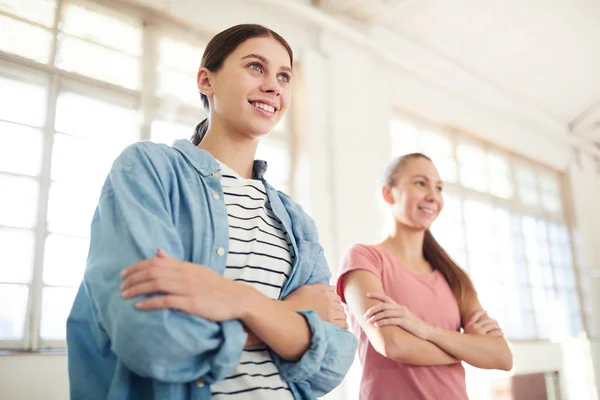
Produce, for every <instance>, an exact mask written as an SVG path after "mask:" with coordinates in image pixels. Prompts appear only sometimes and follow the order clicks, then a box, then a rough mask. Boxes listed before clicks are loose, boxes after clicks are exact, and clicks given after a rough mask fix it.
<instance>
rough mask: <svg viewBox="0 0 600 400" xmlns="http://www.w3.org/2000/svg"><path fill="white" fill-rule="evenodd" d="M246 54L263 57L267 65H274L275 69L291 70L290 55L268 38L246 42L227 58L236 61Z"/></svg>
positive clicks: (257, 38)
mask: <svg viewBox="0 0 600 400" xmlns="http://www.w3.org/2000/svg"><path fill="white" fill-rule="evenodd" d="M248 54H257V55H260V56H263V57H265V58H266V59H267V60H268V61H269V64H272V65H274V66H275V68H279V67H287V68H292V65H291V64H290V55H289V53H288V52H287V50H286V48H285V47H284V46H283V44H281V43H279V41H277V39H275V38H272V37H270V36H265V37H256V38H252V39H248V40H246V41H245V42H243V43H242V44H240V45H239V46H238V47H237V48H236V49H235V50H234V51H233V53H231V57H229V58H231V59H234V60H236V61H238V60H240V59H241V58H243V57H245V56H247V55H248Z"/></svg>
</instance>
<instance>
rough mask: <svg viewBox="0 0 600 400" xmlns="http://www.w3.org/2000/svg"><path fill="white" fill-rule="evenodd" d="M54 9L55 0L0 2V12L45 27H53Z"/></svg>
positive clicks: (1, 0)
mask: <svg viewBox="0 0 600 400" xmlns="http://www.w3.org/2000/svg"><path fill="white" fill-rule="evenodd" d="M55 8H56V0H0V10H2V11H5V12H7V13H9V14H13V15H18V16H19V17H22V18H25V19H28V20H30V21H33V22H37V23H40V24H42V25H45V26H47V27H52V26H53V25H54V10H55ZM1 32H3V33H4V30H1Z"/></svg>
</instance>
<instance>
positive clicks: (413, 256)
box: [382, 221, 425, 265]
mask: <svg viewBox="0 0 600 400" xmlns="http://www.w3.org/2000/svg"><path fill="white" fill-rule="evenodd" d="M424 238H425V231H423V230H417V229H413V228H410V227H408V226H406V225H404V224H402V223H400V222H397V221H396V223H395V224H394V227H393V229H392V231H391V232H390V234H389V235H388V237H387V239H385V240H384V241H383V243H382V244H383V245H384V246H385V247H386V248H388V249H389V250H391V251H392V252H393V253H395V254H396V255H397V256H398V257H399V258H400V259H401V260H403V261H404V262H405V263H406V264H407V265H418V264H421V263H423V262H425V257H424V256H423V240H424Z"/></svg>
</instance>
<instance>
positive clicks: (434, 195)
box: [425, 188, 441, 203]
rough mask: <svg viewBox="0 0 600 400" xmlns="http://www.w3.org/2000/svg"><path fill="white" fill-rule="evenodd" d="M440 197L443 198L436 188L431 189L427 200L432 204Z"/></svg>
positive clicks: (426, 197)
mask: <svg viewBox="0 0 600 400" xmlns="http://www.w3.org/2000/svg"><path fill="white" fill-rule="evenodd" d="M439 197H441V194H440V192H439V191H438V190H437V189H435V188H431V189H430V190H428V191H427V195H426V196H425V200H426V201H428V202H430V203H432V202H435V201H436V200H437V199H438V198H439Z"/></svg>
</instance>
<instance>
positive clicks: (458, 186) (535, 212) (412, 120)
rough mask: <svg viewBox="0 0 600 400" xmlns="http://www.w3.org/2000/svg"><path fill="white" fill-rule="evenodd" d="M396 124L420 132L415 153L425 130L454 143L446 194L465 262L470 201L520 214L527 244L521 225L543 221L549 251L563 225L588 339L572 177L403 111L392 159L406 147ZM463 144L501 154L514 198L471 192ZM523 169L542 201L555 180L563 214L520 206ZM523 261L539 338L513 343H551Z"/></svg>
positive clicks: (398, 117)
mask: <svg viewBox="0 0 600 400" xmlns="http://www.w3.org/2000/svg"><path fill="white" fill-rule="evenodd" d="M395 122H400V123H402V124H409V125H412V127H413V128H414V129H415V130H416V147H417V150H416V151H422V135H420V134H419V133H420V132H421V131H423V130H428V131H432V132H435V133H437V134H439V135H440V136H443V137H445V138H447V139H449V140H450V141H451V142H452V145H453V160H454V163H455V165H456V172H457V178H456V182H444V190H448V191H450V192H451V193H452V194H453V195H454V196H456V197H457V198H458V199H459V201H460V206H461V224H462V232H463V234H462V236H463V237H462V240H463V242H464V244H465V246H464V255H465V259H466V260H469V255H470V253H471V252H472V250H471V251H470V250H469V246H468V241H467V223H466V218H465V215H466V212H465V208H464V205H465V202H466V201H468V200H474V201H478V202H483V203H485V204H489V205H490V206H492V207H493V208H496V207H500V208H501V209H504V210H507V211H510V212H511V213H515V214H516V215H517V216H518V218H519V229H518V230H517V232H518V235H519V236H518V239H517V240H519V241H521V242H522V243H525V238H524V234H523V226H522V220H523V218H524V217H526V216H532V217H534V218H536V219H541V220H542V221H544V223H545V226H546V232H545V235H546V238H547V240H546V242H547V243H548V245H549V249H551V247H550V246H551V245H552V243H550V239H549V238H550V224H549V223H550V222H558V223H561V224H564V226H565V227H566V229H567V235H568V236H567V237H568V248H569V251H570V258H571V260H570V264H571V268H572V273H573V274H574V281H575V287H574V290H575V293H576V295H577V301H578V305H579V317H580V318H581V328H582V332H581V333H580V335H581V334H583V335H588V332H590V331H589V315H588V312H587V309H586V296H585V293H584V289H583V286H582V283H581V269H580V267H579V265H578V263H577V255H578V253H577V249H576V241H575V230H576V226H575V223H574V218H573V210H572V199H571V197H570V193H569V191H568V187H569V176H568V174H567V173H566V172H561V171H557V170H555V169H553V168H551V167H549V166H546V165H543V164H541V163H539V162H536V161H535V160H532V159H529V158H527V157H525V156H522V155H520V154H517V153H515V152H514V151H510V150H507V149H505V148H503V147H501V146H498V145H496V144H493V143H491V142H489V141H486V140H484V139H482V138H480V137H477V136H476V135H474V134H472V133H470V132H467V131H465V130H462V129H459V128H455V127H449V126H446V125H442V124H438V123H435V122H433V121H431V120H428V119H426V118H423V117H421V116H416V115H413V114H411V113H408V112H405V111H403V110H398V109H397V110H395V111H394V113H393V116H392V122H391V124H390V137H391V141H392V146H390V147H391V148H392V154H391V155H392V156H397V155H398V154H394V149H396V146H395V144H399V143H401V141H400V140H398V141H397V143H396V142H395V141H394V131H393V124H394V123H395ZM460 143H467V144H476V145H478V146H479V148H480V149H481V150H482V151H484V152H485V154H486V155H487V154H495V155H500V156H502V157H503V158H504V159H505V160H506V161H507V164H508V167H509V174H510V182H511V184H512V188H513V193H512V196H511V197H510V198H502V197H499V196H496V195H494V194H492V193H490V190H489V187H488V190H487V191H485V192H483V191H478V190H476V189H472V188H469V187H466V186H464V185H463V184H462V183H461V178H460V162H459V158H458V154H457V153H458V145H459V144H460ZM411 144H412V143H411ZM401 154H405V152H402V153H401ZM426 155H428V156H429V154H426ZM434 162H435V158H434ZM518 166H526V167H527V168H530V169H531V170H532V171H533V172H534V173H535V177H536V179H535V190H536V193H537V194H538V196H540V195H541V193H542V189H541V187H540V179H539V176H541V175H542V174H544V175H549V176H552V177H554V178H555V179H556V182H557V183H558V195H559V197H560V200H561V208H560V211H557V212H551V211H546V210H544V209H543V208H542V205H541V200H540V202H539V204H538V205H537V206H528V205H525V204H523V203H522V202H521V200H520V198H519V190H520V187H519V184H518V182H517V177H516V168H517V167H518ZM486 180H487V181H488V182H489V180H490V176H489V172H488V170H487V168H486ZM434 229H435V228H434ZM538 243H539V242H538ZM523 246H524V244H523ZM550 253H552V252H551V251H550ZM517 257H519V258H518V260H517ZM523 257H524V258H523V259H521V255H519V256H514V257H513V260H514V262H515V263H516V262H517V261H518V262H519V263H522V264H523V265H524V266H525V267H526V268H527V271H526V274H527V287H528V291H529V307H528V308H529V309H530V310H531V312H532V313H533V318H534V324H533V327H534V337H531V338H512V337H509V339H510V340H511V341H514V342H528V341H547V340H550V339H552V338H547V337H540V335H539V332H538V318H539V315H537V314H538V312H537V310H536V309H535V305H534V301H533V294H532V290H531V289H532V288H533V287H534V286H535V285H534V284H532V282H531V279H530V275H529V261H528V260H527V258H526V255H525V253H524V254H523ZM548 259H549V264H550V266H551V269H552V275H553V286H552V289H553V292H554V295H555V296H558V294H559V289H560V287H559V286H558V285H557V283H556V276H557V262H556V260H555V258H553V256H552V254H549V255H548ZM519 265H521V264H519ZM460 266H461V268H463V269H464V270H465V271H466V272H467V273H469V274H471V273H472V271H471V269H472V266H471V265H469V263H468V261H467V265H460ZM517 287H518V283H517ZM573 312H574V311H573V310H568V316H569V317H570V316H571V315H572V314H573ZM570 326H571V325H570V322H569V327H570ZM571 336H572V335H571V334H570V333H569V337H571Z"/></svg>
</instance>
